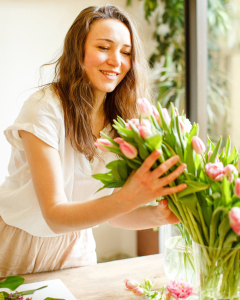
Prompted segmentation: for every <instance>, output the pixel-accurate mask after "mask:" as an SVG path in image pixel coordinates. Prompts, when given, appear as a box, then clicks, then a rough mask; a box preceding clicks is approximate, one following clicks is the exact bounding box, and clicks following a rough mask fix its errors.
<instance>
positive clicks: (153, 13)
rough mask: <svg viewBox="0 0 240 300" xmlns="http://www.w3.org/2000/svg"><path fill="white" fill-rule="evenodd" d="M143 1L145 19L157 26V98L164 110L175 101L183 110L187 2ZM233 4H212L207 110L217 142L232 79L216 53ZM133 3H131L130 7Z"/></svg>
mask: <svg viewBox="0 0 240 300" xmlns="http://www.w3.org/2000/svg"><path fill="white" fill-rule="evenodd" d="M142 1H143V4H144V10H145V19H146V20H147V21H148V22H149V23H151V24H155V27H154V32H153V39H154V40H155V41H156V42H157V47H156V49H155V51H154V53H152V55H151V56H150V58H149V65H150V67H151V68H152V71H153V72H152V74H153V75H152V77H153V78H152V79H153V88H154V91H155V94H156V99H157V101H160V102H161V104H162V106H163V107H167V108H168V107H169V105H170V102H173V103H174V105H175V106H176V107H180V110H181V108H182V107H183V102H184V99H185V53H184V49H185V40H184V38H185V35H184V0H142ZM231 1H232V0H209V1H208V16H207V17H208V87H207V89H208V107H207V111H208V131H209V133H210V136H211V138H212V139H213V141H214V140H215V139H214V130H215V129H214V126H215V124H216V121H217V120H218V118H219V114H220V115H222V116H224V115H225V114H226V113H227V111H228V106H229V101H228V87H227V86H228V80H227V76H226V74H225V73H224V72H222V71H221V70H220V67H219V63H218V61H217V60H218V57H217V56H216V53H217V52H218V50H219V45H218V43H219V37H221V39H224V38H226V37H227V35H228V32H229V30H230V29H231V19H230V12H231V9H232V7H231V3H230V2H231ZM131 4H132V0H127V5H131ZM163 6H164V9H163ZM163 27H164V30H162V29H163ZM166 27H167V30H166ZM225 119H226V118H225ZM226 125H227V124H225V128H226Z"/></svg>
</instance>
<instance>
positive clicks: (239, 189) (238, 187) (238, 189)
mask: <svg viewBox="0 0 240 300" xmlns="http://www.w3.org/2000/svg"><path fill="white" fill-rule="evenodd" d="M234 194H235V196H237V197H238V198H240V178H237V179H236V180H235V186H234Z"/></svg>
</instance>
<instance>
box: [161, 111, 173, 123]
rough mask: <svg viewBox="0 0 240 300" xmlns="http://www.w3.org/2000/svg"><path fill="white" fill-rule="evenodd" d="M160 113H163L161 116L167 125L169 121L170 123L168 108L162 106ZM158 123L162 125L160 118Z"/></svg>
mask: <svg viewBox="0 0 240 300" xmlns="http://www.w3.org/2000/svg"><path fill="white" fill-rule="evenodd" d="M162 114H163V116H164V119H165V122H166V124H167V126H169V125H170V123H171V118H170V116H169V113H168V110H167V109H166V108H163V109H162ZM159 125H160V126H162V122H161V119H160V121H159Z"/></svg>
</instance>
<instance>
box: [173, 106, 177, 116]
mask: <svg viewBox="0 0 240 300" xmlns="http://www.w3.org/2000/svg"><path fill="white" fill-rule="evenodd" d="M174 112H175V116H176V117H177V116H178V109H177V108H176V107H174Z"/></svg>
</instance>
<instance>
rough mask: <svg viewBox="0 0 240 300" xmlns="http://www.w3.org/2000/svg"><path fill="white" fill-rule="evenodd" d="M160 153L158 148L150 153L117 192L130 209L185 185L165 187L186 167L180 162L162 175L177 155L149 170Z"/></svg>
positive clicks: (172, 164)
mask: <svg viewBox="0 0 240 300" xmlns="http://www.w3.org/2000/svg"><path fill="white" fill-rule="evenodd" d="M160 155H161V152H160V150H156V151H154V152H153V153H152V154H150V155H149V156H148V157H147V159H146V160H145V161H144V162H143V164H142V166H141V167H140V168H139V169H138V170H136V171H134V172H132V174H131V175H130V176H129V178H128V180H127V181H126V183H125V184H124V186H123V187H122V188H121V190H120V191H119V192H118V193H119V196H121V199H122V200H123V201H125V202H126V203H127V204H129V208H130V210H131V209H134V208H136V207H137V206H140V205H144V204H147V203H149V202H151V201H153V200H155V199H157V198H159V197H161V196H165V195H169V194H173V193H178V192H180V191H182V190H183V189H185V188H186V187H187V185H186V184H180V185H178V186H173V187H166V186H167V185H169V184H170V183H171V182H172V181H174V180H175V179H176V178H178V176H179V175H180V174H181V173H182V172H183V171H184V169H185V168H186V165H185V164H181V165H180V166H178V167H177V168H176V170H174V171H173V172H172V173H170V174H169V175H167V176H163V175H164V174H165V173H166V172H167V171H169V169H171V168H172V167H173V166H174V165H175V164H176V163H177V162H178V161H179V157H178V156H173V157H171V158H169V159H168V160H166V161H165V162H164V163H162V164H161V165H160V166H158V167H157V168H156V169H155V170H153V171H151V167H152V166H153V164H154V163H155V161H156V160H157V159H158V158H159V157H160ZM162 176H163V177H162ZM169 217H170V216H169Z"/></svg>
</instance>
